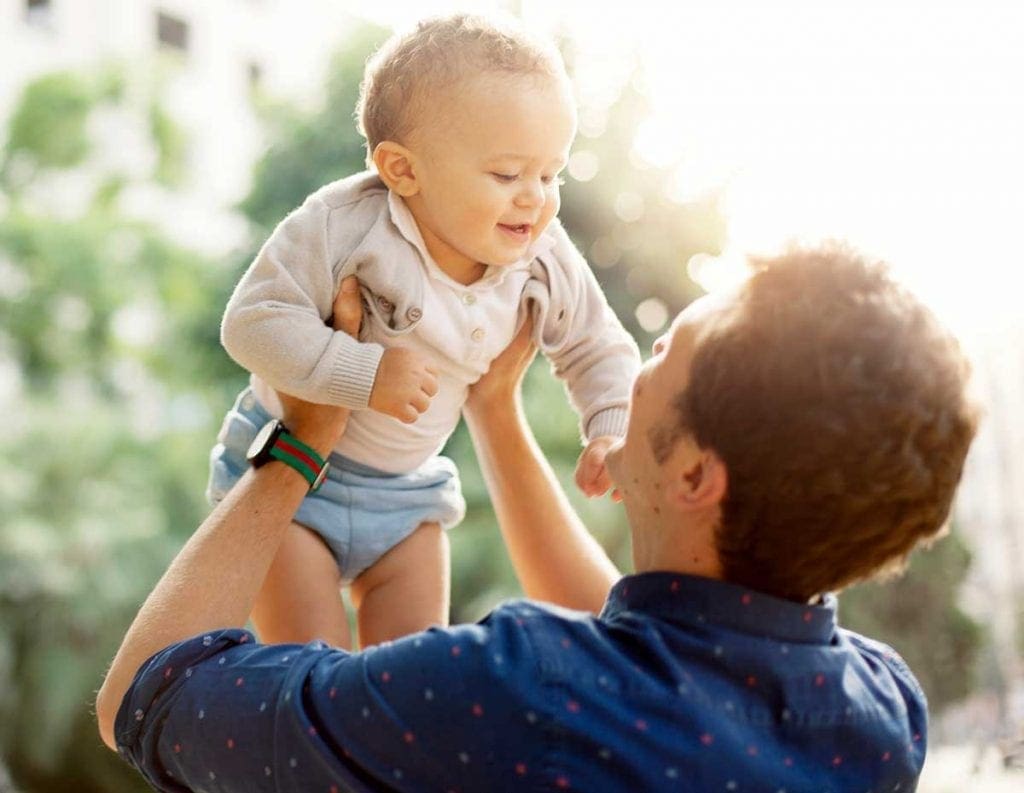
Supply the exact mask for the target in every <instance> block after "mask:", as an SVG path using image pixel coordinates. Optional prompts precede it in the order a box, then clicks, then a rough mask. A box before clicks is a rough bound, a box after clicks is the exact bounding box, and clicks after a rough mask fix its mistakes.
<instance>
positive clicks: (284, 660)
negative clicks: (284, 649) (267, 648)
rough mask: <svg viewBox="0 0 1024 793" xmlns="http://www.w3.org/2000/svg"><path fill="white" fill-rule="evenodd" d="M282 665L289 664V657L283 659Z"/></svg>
mask: <svg viewBox="0 0 1024 793" xmlns="http://www.w3.org/2000/svg"><path fill="white" fill-rule="evenodd" d="M281 663H282V664H286V663H288V656H287V655H286V656H285V657H284V658H282V659H281Z"/></svg>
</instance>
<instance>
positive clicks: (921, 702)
mask: <svg viewBox="0 0 1024 793" xmlns="http://www.w3.org/2000/svg"><path fill="white" fill-rule="evenodd" d="M839 633H840V635H841V636H842V637H843V638H845V639H846V640H847V641H848V642H849V645H850V646H851V647H852V648H853V649H854V650H855V652H856V653H857V656H858V657H859V658H860V660H861V661H863V662H864V666H865V668H866V669H867V670H868V672H867V673H868V674H871V675H872V676H874V677H875V678H876V680H877V679H879V678H882V679H883V680H884V679H888V680H891V681H892V683H893V684H895V686H896V687H897V688H898V690H899V695H900V698H901V699H902V700H903V701H904V702H905V703H906V705H907V706H908V708H921V709H926V708H927V698H926V697H925V693H924V690H923V689H922V688H921V684H920V683H919V682H918V680H917V677H915V676H914V673H913V671H911V669H910V667H909V666H908V665H907V662H906V661H904V660H903V657H902V656H901V655H900V654H899V653H898V652H896V650H895V649H893V647H891V646H890V645H888V644H886V643H885V642H882V641H879V640H877V639H872V638H871V637H869V636H864V635H863V634H860V633H857V632H856V631H851V630H849V629H847V628H839ZM883 690H884V688H883Z"/></svg>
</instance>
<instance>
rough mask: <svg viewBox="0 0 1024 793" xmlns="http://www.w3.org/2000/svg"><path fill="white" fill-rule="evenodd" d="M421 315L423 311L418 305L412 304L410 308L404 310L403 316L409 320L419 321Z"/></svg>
mask: <svg viewBox="0 0 1024 793" xmlns="http://www.w3.org/2000/svg"><path fill="white" fill-rule="evenodd" d="M422 316H423V312H422V311H421V310H420V309H419V307H418V306H413V307H412V308H410V309H409V310H408V311H406V312H405V318H406V319H407V320H409V321H410V322H419V321H420V317H422Z"/></svg>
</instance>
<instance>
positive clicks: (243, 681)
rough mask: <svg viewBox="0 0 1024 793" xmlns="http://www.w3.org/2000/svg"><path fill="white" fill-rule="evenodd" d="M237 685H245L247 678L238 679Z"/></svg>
mask: <svg viewBox="0 0 1024 793" xmlns="http://www.w3.org/2000/svg"><path fill="white" fill-rule="evenodd" d="M235 685H236V686H241V685H245V678H244V677H240V678H238V679H237V680H236V681H235Z"/></svg>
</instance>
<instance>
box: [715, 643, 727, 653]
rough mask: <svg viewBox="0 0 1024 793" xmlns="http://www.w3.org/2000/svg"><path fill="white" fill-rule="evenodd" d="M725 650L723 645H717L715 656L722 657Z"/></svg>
mask: <svg viewBox="0 0 1024 793" xmlns="http://www.w3.org/2000/svg"><path fill="white" fill-rule="evenodd" d="M723 652H725V650H723V649H722V645H720V644H718V645H715V655H721V654H722V653H723Z"/></svg>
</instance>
